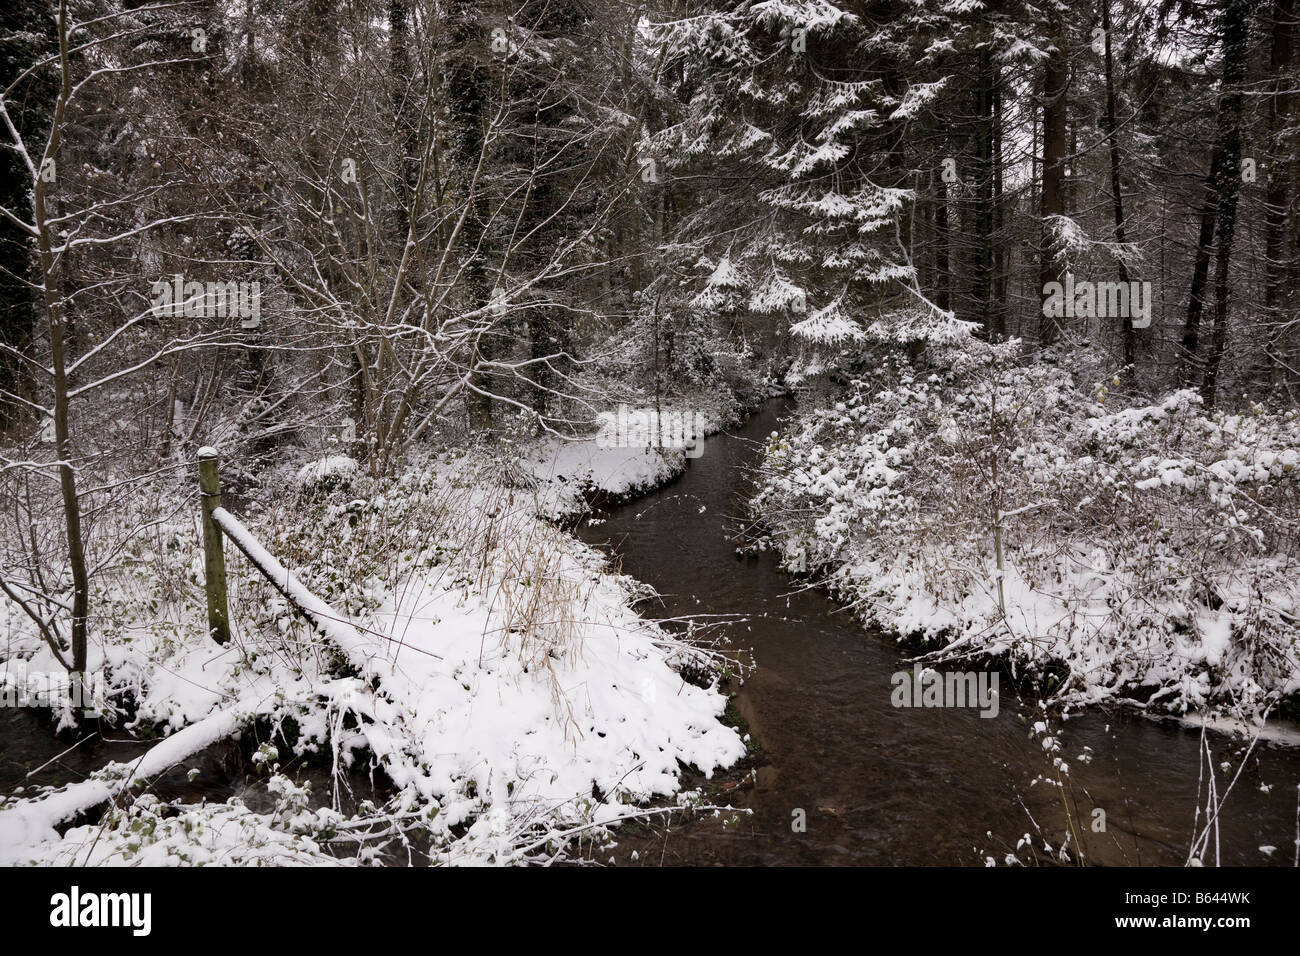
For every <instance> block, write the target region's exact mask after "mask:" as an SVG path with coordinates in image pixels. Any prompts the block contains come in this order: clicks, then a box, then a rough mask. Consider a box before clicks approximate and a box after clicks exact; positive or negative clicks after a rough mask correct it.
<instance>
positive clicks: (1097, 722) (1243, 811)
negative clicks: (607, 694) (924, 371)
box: [581, 402, 1300, 865]
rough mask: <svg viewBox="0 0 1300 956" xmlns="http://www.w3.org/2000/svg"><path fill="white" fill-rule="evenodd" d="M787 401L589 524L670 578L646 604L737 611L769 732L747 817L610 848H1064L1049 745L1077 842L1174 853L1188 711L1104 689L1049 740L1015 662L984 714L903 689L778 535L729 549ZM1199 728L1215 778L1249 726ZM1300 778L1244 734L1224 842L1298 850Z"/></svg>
mask: <svg viewBox="0 0 1300 956" xmlns="http://www.w3.org/2000/svg"><path fill="white" fill-rule="evenodd" d="M785 408H786V405H785V403H782V402H774V403H771V404H769V405H768V406H767V407H766V408H765V409H764V410H763V411H762V412H760V413H759V414H757V415H755V416H754V417H753V418H751V420H750V421H749V422H748V424H747V425H746V426H745V427H744V428H743V429H742V430H740V431H739V432H736V433H733V434H727V435H721V436H718V437H716V438H712V439H710V440H709V441H708V442H707V443H706V445H705V449H704V455H703V456H702V457H701V458H699V459H698V460H695V461H693V462H691V464H690V466H689V468H688V470H687V472H686V473H685V475H684V476H683V477H682V478H681V479H679V480H678V481H676V482H674V483H673V484H671V485H669V486H668V487H666V488H663V489H661V490H659V491H655V492H652V493H651V494H649V495H648V496H646V497H644V498H640V499H637V500H635V501H631V502H628V503H626V504H622V505H618V506H615V507H613V508H610V509H608V510H607V511H606V512H603V513H601V514H600V515H599V518H600V519H601V520H599V522H598V523H595V524H592V525H590V526H587V527H586V528H585V529H584V530H583V531H582V532H581V533H582V535H583V537H584V539H585V540H587V541H589V542H591V543H593V544H599V545H603V546H606V547H608V548H609V549H610V550H612V551H613V552H614V553H616V554H617V555H618V557H619V559H620V560H621V563H622V568H623V570H624V571H625V572H626V573H628V574H631V575H632V576H634V577H636V578H637V579H638V580H642V581H645V582H646V583H648V584H650V585H651V586H653V587H655V588H656V589H657V590H658V591H660V592H661V594H662V596H663V606H662V607H657V606H651V607H649V608H647V613H654V614H662V615H663V616H665V617H674V616H679V615H688V614H713V615H726V614H737V615H741V616H743V618H744V620H743V622H741V623H738V624H733V625H728V627H727V630H728V631H729V633H730V634H731V636H732V638H733V639H734V643H735V644H736V645H737V646H739V647H749V648H752V649H753V652H754V656H755V660H756V663H757V665H758V667H757V670H756V671H755V672H754V673H752V674H751V675H750V676H749V678H748V679H747V681H746V683H745V686H744V687H743V689H741V691H740V693H739V695H738V696H737V698H736V701H735V704H736V708H737V710H738V711H739V713H740V714H741V715H742V716H743V718H744V719H745V721H746V723H747V725H748V729H749V730H750V731H751V732H752V733H753V734H754V735H755V737H756V738H757V740H758V741H759V744H760V745H761V748H762V749H761V753H760V756H759V767H758V769H757V774H756V779H754V780H753V781H748V782H743V783H742V784H741V785H740V786H739V787H738V788H737V789H736V790H734V791H730V793H732V794H733V795H734V797H735V802H736V803H737V805H739V806H742V807H745V808H748V809H750V810H752V811H753V815H752V817H742V818H741V820H740V822H739V823H738V824H730V825H728V826H725V827H724V826H722V825H721V824H720V823H718V822H715V821H713V820H710V819H701V820H698V821H693V822H691V823H688V824H687V825H685V826H684V827H678V828H674V829H673V831H672V832H671V834H670V835H669V836H668V838H667V841H666V843H665V842H664V840H663V838H662V835H661V834H659V833H653V834H652V833H641V834H639V835H633V834H630V833H628V834H620V836H619V844H620V846H619V848H618V850H617V851H616V856H617V859H618V860H619V862H630V861H631V860H632V853H633V852H636V853H637V858H638V859H639V860H640V861H641V862H650V863H656V862H658V861H659V860H661V859H662V860H663V861H664V862H667V863H711V862H724V863H804V864H813V863H837V862H844V863H862V864H877V865H882V864H973V865H979V864H984V863H987V862H988V861H989V860H992V861H993V862H996V863H999V864H1001V863H1004V862H1006V861H1007V857H1008V855H1012V856H1015V857H1017V858H1018V859H1020V860H1021V861H1025V860H1027V859H1028V858H1029V852H1030V847H1029V845H1022V844H1021V841H1022V839H1023V838H1024V836H1025V835H1026V834H1029V835H1030V836H1031V838H1032V839H1031V844H1032V849H1033V850H1034V851H1036V853H1037V854H1038V855H1039V857H1040V858H1042V857H1045V856H1052V857H1055V856H1056V855H1057V854H1059V851H1060V848H1061V845H1062V842H1063V840H1062V838H1063V836H1064V835H1065V833H1066V832H1067V830H1068V829H1069V828H1070V827H1069V824H1068V822H1067V820H1066V815H1065V812H1064V811H1063V809H1062V798H1061V793H1062V790H1061V788H1059V787H1058V786H1057V785H1056V783H1055V781H1058V780H1060V779H1061V773H1060V771H1059V769H1058V768H1057V767H1055V766H1054V760H1055V759H1057V758H1060V759H1062V760H1063V761H1064V762H1066V763H1067V764H1068V765H1069V769H1068V779H1066V781H1065V782H1066V784H1067V787H1066V796H1067V800H1068V802H1069V806H1070V808H1071V816H1072V817H1073V818H1074V821H1075V830H1076V832H1077V837H1071V845H1070V854H1071V857H1072V858H1075V857H1077V842H1078V841H1080V840H1081V842H1082V843H1083V846H1084V851H1085V855H1086V857H1087V859H1088V860H1089V861H1090V862H1094V863H1104V864H1112V865H1122V864H1138V863H1142V864H1165V865H1181V864H1183V863H1184V862H1185V861H1186V859H1187V856H1188V848H1189V846H1190V845H1191V842H1192V832H1193V823H1194V821H1195V820H1196V818H1197V817H1196V807H1197V805H1198V779H1199V777H1200V775H1201V773H1202V772H1203V770H1202V768H1203V757H1202V751H1201V734H1200V730H1199V728H1198V727H1197V726H1194V725H1193V724H1185V725H1183V726H1179V725H1178V724H1176V723H1174V722H1167V721H1161V722H1156V721H1152V720H1149V719H1146V718H1143V717H1140V716H1137V715H1134V714H1131V713H1129V712H1126V711H1123V710H1111V709H1102V708H1095V709H1092V710H1090V711H1088V712H1087V713H1085V714H1083V715H1081V716H1076V717H1074V718H1072V719H1070V720H1069V721H1066V722H1065V723H1064V724H1061V723H1060V722H1059V721H1054V722H1053V727H1052V728H1051V733H1052V736H1053V741H1052V742H1053V744H1054V745H1056V746H1059V748H1060V749H1059V752H1057V753H1055V754H1054V753H1051V752H1049V751H1046V750H1044V747H1043V738H1044V735H1043V734H1042V733H1039V734H1034V733H1032V732H1031V731H1032V725H1033V724H1034V723H1035V722H1037V721H1038V720H1039V719H1041V718H1040V716H1039V715H1038V714H1037V712H1036V711H1035V709H1034V702H1033V701H1023V702H1022V701H1020V700H1018V699H1017V697H1016V694H1015V691H1014V688H1013V686H1012V682H1011V681H1010V680H1009V679H1007V680H1005V681H1004V683H1003V684H1002V686H1001V698H1002V699H1001V707H1000V709H999V713H998V715H997V717H996V718H993V719H986V718H982V717H980V715H979V712H978V710H976V709H972V708H923V707H922V708H896V707H894V706H893V705H892V702H891V696H892V691H893V685H892V683H891V675H892V674H894V673H895V672H898V671H901V670H907V669H909V665H908V664H906V663H905V661H904V652H903V651H902V650H901V649H899V648H898V647H897V646H896V645H894V644H893V643H892V642H891V641H889V640H888V639H886V638H884V637H883V636H882V635H880V634H878V633H871V632H867V631H864V630H863V628H862V625H861V624H860V623H859V622H857V621H856V620H855V619H854V618H853V617H852V615H851V613H850V612H849V611H848V610H846V609H845V608H844V607H843V606H841V605H839V604H837V603H835V602H834V601H832V600H830V599H829V598H828V597H827V596H826V595H825V594H824V593H823V592H822V591H820V590H816V589H813V590H809V589H806V588H805V587H804V586H803V585H802V584H801V583H800V582H799V581H798V580H797V579H795V578H793V577H791V576H790V575H788V574H785V573H783V572H782V571H781V570H780V568H779V567H778V565H777V562H776V560H775V559H774V558H773V557H772V556H771V555H770V553H769V554H760V555H758V556H756V557H751V558H743V559H741V558H738V557H737V555H736V542H735V541H734V540H733V532H734V530H735V526H734V522H733V521H732V520H730V519H732V518H734V517H735V516H738V515H740V514H741V513H742V510H743V508H744V504H745V502H746V500H747V499H748V496H749V495H750V494H751V493H752V484H751V475H750V473H749V469H751V468H752V467H753V466H754V465H755V464H756V463H757V461H758V459H759V457H760V456H761V453H762V447H763V443H764V440H765V439H766V437H767V436H768V435H769V434H770V433H771V432H772V431H773V430H775V429H776V428H777V427H778V424H779V422H778V420H779V416H780V414H781V413H782V411H783V410H784V409H785ZM1206 740H1207V743H1208V745H1209V747H1210V750H1211V752H1212V764H1213V770H1212V771H1205V772H1213V773H1214V774H1215V776H1216V777H1217V780H1218V788H1219V794H1220V796H1222V794H1223V793H1224V791H1225V789H1226V788H1227V786H1228V784H1229V783H1230V782H1231V781H1232V780H1233V779H1234V776H1235V775H1236V772H1237V768H1238V767H1239V766H1240V765H1241V763H1242V757H1243V754H1244V753H1245V751H1246V749H1247V747H1248V746H1249V741H1247V740H1245V739H1243V738H1240V737H1236V736H1230V735H1226V734H1219V733H1211V734H1209V735H1208V736H1207V738H1206ZM1297 783H1300V750H1298V749H1296V748H1294V747H1288V746H1281V745H1279V744H1277V743H1273V742H1270V741H1268V740H1261V741H1260V742H1259V743H1257V744H1256V745H1255V747H1254V749H1253V751H1252V752H1251V754H1250V757H1249V759H1248V760H1246V766H1245V769H1244V771H1242V773H1241V775H1240V777H1238V778H1236V783H1235V786H1233V788H1232V791H1231V793H1230V795H1229V796H1228V797H1227V799H1226V801H1225V802H1224V804H1223V808H1222V812H1221V815H1220V818H1219V828H1220V830H1219V845H1220V847H1221V851H1222V857H1221V862H1223V863H1225V864H1240V865H1268V864H1286V865H1289V864H1290V863H1291V859H1292V854H1293V852H1294V846H1293V840H1294V839H1295V836H1296V834H1295V817H1296V799H1297V791H1296V786H1297ZM1200 786H1201V790H1202V792H1201V793H1200V800H1199V802H1200V804H1201V806H1202V808H1203V806H1204V793H1203V789H1204V784H1203V782H1202V783H1201V785H1200ZM1098 810H1100V811H1102V813H1104V817H1103V816H1101V815H1098V814H1097V813H1096V811H1098ZM800 820H803V821H804V822H805V823H806V827H805V828H804V829H803V831H802V832H800V830H799V828H798V826H797V825H796V824H798V823H799V821H800ZM1201 822H1202V823H1203V822H1204V810H1203V809H1202V816H1201ZM1100 825H1104V826H1105V829H1104V830H1097V829H1095V827H1096V826H1100ZM1040 828H1041V829H1040ZM1045 845H1050V847H1051V850H1050V851H1044V846H1045ZM1209 862H1213V854H1211V856H1210V858H1209Z"/></svg>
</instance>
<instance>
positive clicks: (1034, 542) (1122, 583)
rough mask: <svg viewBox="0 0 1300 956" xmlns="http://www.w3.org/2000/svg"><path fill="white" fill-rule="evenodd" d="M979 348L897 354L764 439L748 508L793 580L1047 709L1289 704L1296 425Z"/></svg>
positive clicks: (1294, 666) (1299, 426) (1291, 415)
mask: <svg viewBox="0 0 1300 956" xmlns="http://www.w3.org/2000/svg"><path fill="white" fill-rule="evenodd" d="M1013 349H1014V346H1013V345H1011V346H990V345H984V344H976V345H972V346H968V347H965V348H963V349H962V351H961V352H949V353H947V354H942V353H941V354H937V355H936V354H931V355H930V356H928V362H927V364H924V365H922V364H919V363H918V364H917V365H916V366H912V365H909V364H908V363H907V362H905V361H904V360H902V359H899V358H894V359H891V360H888V361H886V362H883V363H882V364H881V366H880V368H879V370H878V371H876V372H875V373H874V374H872V375H871V376H870V377H863V378H859V379H857V380H855V381H853V382H852V384H851V387H850V388H849V389H848V391H847V394H845V395H843V396H842V400H840V401H838V402H836V403H834V404H833V405H831V406H830V407H823V408H818V409H814V410H810V411H807V412H805V413H803V414H802V415H801V416H800V417H799V419H798V421H797V423H796V425H795V427H794V428H793V429H792V431H791V432H790V434H788V435H786V436H778V435H775V434H774V435H773V436H772V439H771V441H770V443H769V446H768V448H767V453H766V457H765V466H764V468H765V472H764V478H763V483H762V487H761V491H760V493H759V494H758V496H757V498H756V501H755V505H756V507H757V508H758V510H759V512H760V514H762V515H763V516H764V517H765V519H766V521H767V523H768V526H769V527H770V528H771V530H772V532H773V537H774V540H775V542H776V544H777V546H778V547H779V548H780V550H781V552H782V554H783V556H784V560H785V561H786V564H787V565H788V566H789V567H791V568H792V569H796V570H807V571H810V572H819V573H824V574H825V575H826V577H827V579H828V583H829V584H830V586H831V587H832V588H833V589H835V590H836V591H837V592H838V593H839V594H840V595H841V596H842V597H844V598H845V599H846V600H849V601H851V602H853V604H854V606H855V607H856V608H857V609H858V610H859V611H860V612H861V613H862V615H863V616H864V617H865V618H866V619H868V620H869V621H871V622H873V623H875V624H878V625H880V626H883V627H885V628H887V629H889V630H891V631H894V632H897V633H898V634H899V635H900V636H901V637H910V638H913V639H919V640H922V641H924V642H927V643H930V644H934V645H939V646H941V647H942V648H943V651H942V653H943V654H944V655H945V656H959V655H985V654H987V655H993V656H1002V655H1006V656H1009V657H1010V658H1011V659H1012V661H1014V662H1017V663H1027V664H1030V665H1031V668H1032V669H1034V670H1036V671H1037V672H1038V673H1039V674H1040V675H1041V676H1042V677H1043V678H1044V686H1045V689H1046V691H1047V692H1048V693H1050V694H1051V696H1052V697H1053V698H1055V699H1058V700H1066V701H1071V702H1089V701H1100V700H1106V699H1111V700H1114V699H1124V700H1132V701H1137V702H1139V703H1141V704H1142V705H1143V706H1147V707H1150V708H1152V709H1167V710H1172V711H1185V710H1187V709H1190V708H1197V707H1202V706H1206V705H1209V704H1212V703H1213V704H1223V705H1227V706H1229V707H1230V708H1234V709H1237V710H1240V711H1243V712H1256V711H1258V710H1259V709H1261V708H1262V707H1263V706H1265V705H1266V703H1267V702H1268V701H1271V700H1275V699H1277V698H1279V697H1286V696H1288V695H1294V694H1295V693H1296V692H1297V691H1298V690H1300V664H1298V663H1297V648H1296V633H1297V629H1296V623H1297V619H1298V617H1300V565H1298V562H1297V558H1298V557H1300V555H1298V554H1297V550H1298V549H1300V534H1298V533H1297V531H1298V528H1297V523H1298V519H1300V419H1298V418H1297V416H1296V413H1295V412H1294V411H1291V412H1287V413H1285V414H1280V415H1279V414H1271V413H1269V412H1267V411H1266V410H1265V409H1263V408H1260V407H1258V406H1252V407H1251V408H1250V409H1249V411H1248V412H1247V413H1245V414H1228V413H1223V412H1215V413H1213V414H1206V413H1205V412H1204V411H1203V409H1202V407H1201V404H1200V400H1199V398H1198V397H1197V396H1196V395H1195V394H1194V393H1192V392H1190V391H1180V392H1175V393H1173V394H1171V395H1168V396H1165V397H1163V398H1161V399H1159V400H1157V401H1153V402H1152V401H1143V400H1138V399H1132V398H1131V399H1129V401H1128V402H1127V406H1126V407H1121V408H1118V409H1115V410H1113V411H1112V410H1111V409H1110V407H1109V406H1110V405H1114V404H1117V403H1118V404H1125V403H1123V402H1119V401H1118V393H1119V392H1120V391H1121V390H1122V389H1121V382H1120V379H1118V378H1115V379H1113V380H1106V381H1102V382H1096V383H1090V384H1087V385H1082V384H1081V383H1079V382H1077V381H1076V380H1075V378H1074V376H1073V375H1072V374H1071V372H1070V371H1069V364H1070V363H1069V362H1068V360H1067V361H1062V362H1061V363H1060V364H1027V365H1026V364H1016V362H1015V359H1014V352H1013V351H1012V350H1013Z"/></svg>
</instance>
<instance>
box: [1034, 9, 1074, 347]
mask: <svg viewBox="0 0 1300 956" xmlns="http://www.w3.org/2000/svg"><path fill="white" fill-rule="evenodd" d="M1051 17H1052V19H1051V22H1050V25H1049V29H1050V33H1049V36H1050V39H1051V42H1052V45H1053V49H1052V51H1051V52H1050V53H1049V54H1048V57H1047V67H1046V70H1045V71H1044V74H1043V194H1042V202H1041V209H1040V216H1041V224H1040V233H1039V251H1038V257H1039V258H1038V261H1039V267H1038V276H1039V281H1040V284H1041V286H1042V290H1043V294H1044V295H1045V294H1046V292H1045V290H1046V288H1047V285H1048V283H1051V282H1060V281H1061V278H1062V269H1061V259H1060V257H1059V256H1058V255H1057V250H1056V230H1055V228H1054V225H1053V222H1052V217H1053V216H1063V215H1065V144H1066V135H1065V134H1066V107H1067V105H1068V104H1067V99H1066V87H1067V84H1068V83H1069V78H1070V72H1069V68H1070V55H1069V50H1068V49H1067V48H1066V36H1065V23H1064V20H1063V19H1062V15H1061V13H1060V12H1059V11H1054V12H1053V13H1052V15H1051ZM1040 301H1041V300H1040ZM1060 331H1061V329H1060V325H1059V324H1058V320H1057V319H1056V318H1054V317H1051V316H1047V315H1041V314H1040V316H1039V326H1038V341H1039V344H1040V345H1043V346H1047V345H1051V344H1052V343H1054V342H1055V341H1056V340H1057V338H1058V336H1059V335H1060Z"/></svg>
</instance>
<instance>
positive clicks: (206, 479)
mask: <svg viewBox="0 0 1300 956" xmlns="http://www.w3.org/2000/svg"><path fill="white" fill-rule="evenodd" d="M217 458H218V454H217V450H216V449H215V448H212V447H210V446H205V447H203V448H200V449H199V491H200V493H201V497H202V501H203V590H204V591H206V592H207V595H208V633H209V634H210V635H211V636H212V639H213V640H214V641H216V642H217V643H218V644H227V643H229V642H230V613H229V611H228V610H227V608H226V556H225V552H224V551H222V548H221V529H220V528H219V527H217V523H216V522H215V521H213V520H212V512H213V511H215V510H216V509H217V508H220V507H221V478H220V477H219V476H218V474H217Z"/></svg>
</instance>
